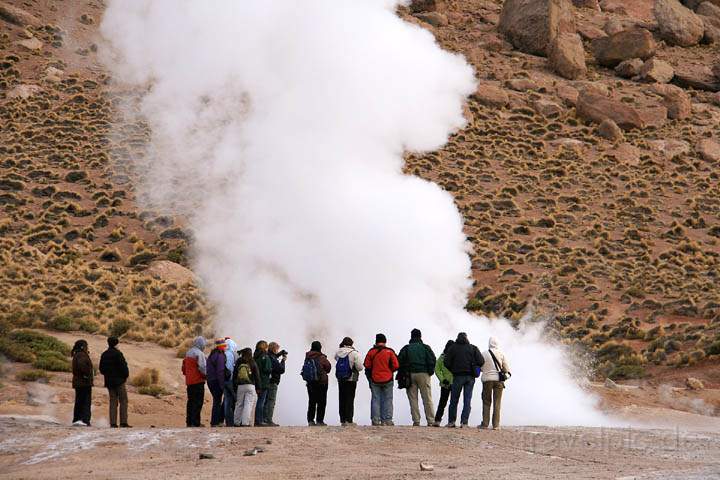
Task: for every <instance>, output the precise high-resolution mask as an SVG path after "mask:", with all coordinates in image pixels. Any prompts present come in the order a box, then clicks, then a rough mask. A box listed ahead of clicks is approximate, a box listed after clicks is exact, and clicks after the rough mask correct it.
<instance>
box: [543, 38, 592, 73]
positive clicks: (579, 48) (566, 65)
mask: <svg viewBox="0 0 720 480" xmlns="http://www.w3.org/2000/svg"><path fill="white" fill-rule="evenodd" d="M550 45H551V46H550V52H549V55H548V58H549V60H550V66H551V67H552V69H553V70H554V71H555V72H556V73H557V74H558V75H560V76H561V77H565V78H567V79H569V80H575V79H577V78H579V77H583V76H585V74H586V73H587V65H585V48H584V47H583V43H582V39H581V38H580V35H578V34H577V33H562V34H560V35H558V36H557V37H555V39H554V40H553V41H552V42H551V44H550Z"/></svg>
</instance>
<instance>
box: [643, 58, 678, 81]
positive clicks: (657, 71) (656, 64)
mask: <svg viewBox="0 0 720 480" xmlns="http://www.w3.org/2000/svg"><path fill="white" fill-rule="evenodd" d="M674 76H675V70H673V67H672V65H670V64H669V63H667V62H663V61H662V60H658V59H656V58H651V59H650V60H648V61H647V62H645V64H644V65H643V66H642V69H641V70H640V79H641V80H643V81H645V82H650V83H668V82H670V80H672V78H673V77H674Z"/></svg>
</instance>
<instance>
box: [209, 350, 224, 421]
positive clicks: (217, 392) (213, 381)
mask: <svg viewBox="0 0 720 480" xmlns="http://www.w3.org/2000/svg"><path fill="white" fill-rule="evenodd" d="M226 348H227V345H226V344H225V339H224V338H218V339H216V340H215V347H214V348H213V349H212V351H211V352H210V355H209V356H208V358H207V363H206V368H207V384H208V389H209V390H210V395H212V399H213V401H212V413H211V415H210V426H211V427H219V426H221V425H222V424H223V422H224V421H225V410H224V407H223V390H224V388H225V361H226V358H225V349H226Z"/></svg>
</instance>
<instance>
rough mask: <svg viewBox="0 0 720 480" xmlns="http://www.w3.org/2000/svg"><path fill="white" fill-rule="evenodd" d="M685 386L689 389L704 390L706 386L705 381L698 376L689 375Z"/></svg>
mask: <svg viewBox="0 0 720 480" xmlns="http://www.w3.org/2000/svg"><path fill="white" fill-rule="evenodd" d="M685 386H686V387H687V388H688V390H702V389H704V388H705V385H704V384H703V382H702V381H701V380H699V379H697V378H693V377H688V378H686V379H685Z"/></svg>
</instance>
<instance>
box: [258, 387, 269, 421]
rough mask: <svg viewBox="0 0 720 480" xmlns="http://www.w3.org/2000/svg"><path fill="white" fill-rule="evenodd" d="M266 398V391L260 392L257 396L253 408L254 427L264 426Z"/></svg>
mask: <svg viewBox="0 0 720 480" xmlns="http://www.w3.org/2000/svg"><path fill="white" fill-rule="evenodd" d="M267 397H268V389H267V388H265V389H264V390H261V391H260V394H259V395H258V396H257V405H256V406H255V426H258V425H264V424H265V402H266V401H267Z"/></svg>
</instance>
